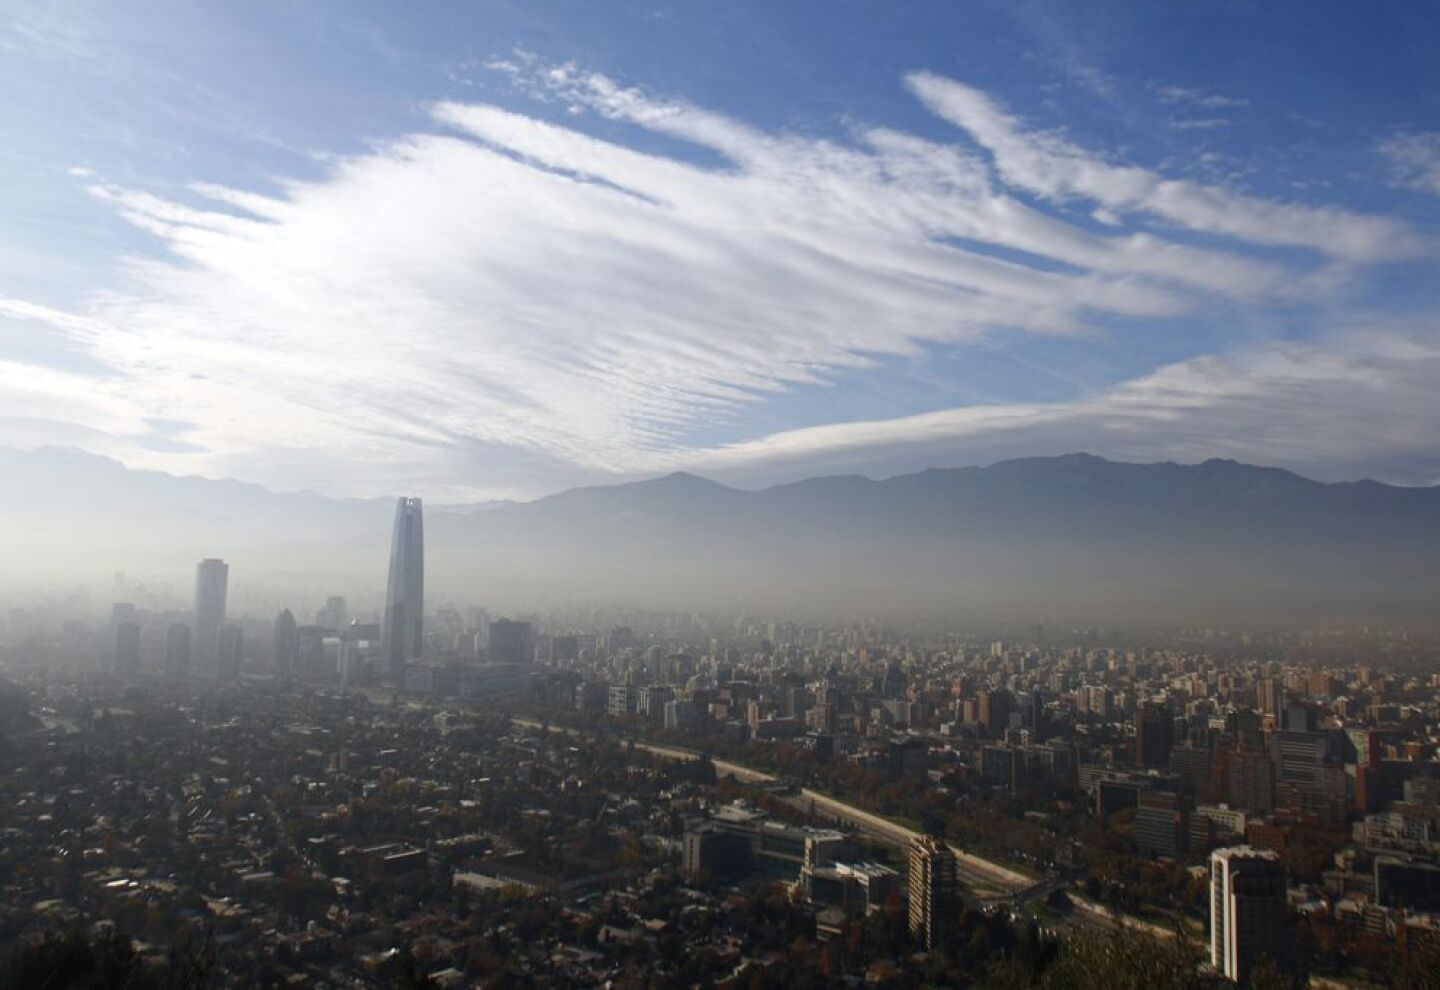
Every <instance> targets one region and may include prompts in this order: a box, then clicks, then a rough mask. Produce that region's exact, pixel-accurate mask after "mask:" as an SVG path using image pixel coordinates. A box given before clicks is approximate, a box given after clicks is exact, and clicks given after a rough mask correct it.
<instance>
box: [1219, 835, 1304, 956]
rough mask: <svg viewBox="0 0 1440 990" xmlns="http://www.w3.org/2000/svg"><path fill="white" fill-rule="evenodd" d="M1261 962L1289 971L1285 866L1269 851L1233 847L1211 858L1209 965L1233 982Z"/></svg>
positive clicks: (1289, 948)
mask: <svg viewBox="0 0 1440 990" xmlns="http://www.w3.org/2000/svg"><path fill="white" fill-rule="evenodd" d="M1261 959H1269V960H1270V961H1271V962H1273V963H1274V964H1275V965H1276V966H1277V967H1279V969H1280V971H1281V972H1282V973H1289V972H1291V971H1292V970H1293V967H1294V964H1295V959H1294V953H1293V940H1292V934H1291V932H1290V929H1289V924H1288V920H1287V917H1286V909H1285V866H1284V864H1283V863H1282V862H1281V861H1280V857H1279V856H1278V855H1277V854H1276V853H1274V852H1272V851H1271V850H1269V849H1252V848H1250V847H1249V846H1235V847H1233V848H1230V849H1217V850H1216V851H1215V852H1214V853H1212V854H1211V855H1210V964H1211V965H1212V966H1214V967H1215V971H1216V972H1217V973H1219V974H1220V975H1221V976H1224V977H1226V978H1227V979H1230V980H1234V981H1235V982H1236V983H1244V982H1246V981H1248V980H1249V979H1250V973H1251V971H1252V970H1253V969H1254V968H1255V964H1256V963H1257V962H1259V961H1260V960H1261Z"/></svg>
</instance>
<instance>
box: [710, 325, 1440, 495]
mask: <svg viewBox="0 0 1440 990" xmlns="http://www.w3.org/2000/svg"><path fill="white" fill-rule="evenodd" d="M1437 376H1440V346H1437V345H1436V343H1435V342H1434V335H1433V333H1422V334H1419V335H1416V334H1412V333H1405V332H1397V331H1377V332H1363V333H1360V332H1357V333H1353V334H1348V335H1341V336H1338V337H1336V338H1335V339H1332V340H1328V341H1326V342H1324V343H1321V344H1297V343H1277V344H1269V345H1264V346H1252V347H1247V348H1242V349H1240V350H1238V351H1236V352H1234V353H1231V354H1228V355H1211V356H1206V357H1201V358H1195V359H1191V360H1187V361H1181V362H1177V363H1175V364H1171V365H1168V366H1165V367H1162V368H1159V369H1157V370H1156V371H1154V372H1152V373H1150V374H1148V375H1144V376H1142V377H1140V378H1138V379H1135V380H1133V381H1129V382H1126V383H1124V384H1122V385H1120V386H1118V387H1116V388H1113V389H1110V390H1107V391H1105V392H1103V393H1101V394H1099V395H1095V396H1092V397H1088V398H1085V399H1082V400H1079V401H1075V402H1067V403H1050V404H1042V403H1030V404H1004V405H989V406H973V407H968V408H960V409H946V410H941V411H939V412H933V413H925V414H923V415H918V416H908V417H902V418H898V419H891V420H879V421H871V422H856V423H837V424H832V425H826V426H819V427H813V428H810V429H803V430H791V431H786V432H781V433H777V434H773V435H771V436H767V437H763V438H760V439H757V440H752V441H746V442H743V443H736V444H730V445H725V446H721V447H716V448H712V449H709V450H705V451H699V452H696V453H695V454H694V455H693V457H692V458H691V460H690V461H689V462H688V463H687V464H686V466H688V467H690V468H692V469H694V470H699V471H709V472H712V473H715V474H717V475H719V476H722V477H733V478H740V479H747V478H759V477H774V476H775V474H776V473H777V472H780V473H783V475H784V476H787V477H804V476H806V475H810V474H817V473H833V472H839V471H850V470H856V469H861V468H865V469H869V470H874V469H875V466H876V465H877V464H881V465H888V466H889V467H890V469H891V470H895V471H901V470H913V469H916V468H918V467H922V466H927V465H937V464H968V463H984V462H987V461H991V460H997V459H1001V458H1005V457H1014V456H1023V455H1028V454H1061V453H1070V452H1073V451H1077V450H1087V451H1090V452H1093V453H1097V454H1102V455H1105V456H1110V457H1118V458H1122V459H1133V460H1142V461H1149V460H1170V459H1175V460H1181V461H1198V460H1203V459H1206V458H1210V457H1232V458H1236V459H1239V460H1243V461H1249V462H1252V463H1261V464H1275V465H1282V466H1288V467H1292V468H1294V469H1297V470H1299V471H1302V472H1304V473H1307V474H1309V475H1311V476H1312V477H1320V478H1326V479H1333V480H1340V479H1351V478H1356V477H1364V476H1373V475H1379V476H1381V477H1385V478H1389V479H1391V480H1397V481H1401V482H1408V483H1426V484H1435V483H1440V454H1437V453H1436V450H1435V444H1434V438H1435V436H1436V434H1437V432H1440V405H1437V404H1436V402H1435V399H1434V390H1433V382H1434V381H1435V380H1436V378H1437ZM1400 465H1404V467H1399V466H1400Z"/></svg>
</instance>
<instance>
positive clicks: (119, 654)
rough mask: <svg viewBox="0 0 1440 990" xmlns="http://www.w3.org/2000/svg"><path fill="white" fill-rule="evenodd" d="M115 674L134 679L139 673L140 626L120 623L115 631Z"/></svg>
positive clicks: (132, 623) (131, 623)
mask: <svg viewBox="0 0 1440 990" xmlns="http://www.w3.org/2000/svg"><path fill="white" fill-rule="evenodd" d="M115 673H117V674H119V675H120V676H121V677H135V676H136V675H138V674H139V673H140V626H139V624H138V623H134V622H122V623H121V624H120V625H119V627H118V628H116V630H115Z"/></svg>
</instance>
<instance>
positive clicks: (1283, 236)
mask: <svg viewBox="0 0 1440 990" xmlns="http://www.w3.org/2000/svg"><path fill="white" fill-rule="evenodd" d="M907 81H908V83H909V85H910V88H911V89H912V90H913V91H914V92H915V94H916V95H917V96H919V97H920V98H921V99H922V100H924V101H925V103H926V105H927V106H929V107H930V108H931V109H932V110H933V111H934V112H935V113H937V114H939V115H940V116H942V117H944V118H945V119H947V120H949V121H950V122H952V123H954V124H955V125H956V126H958V127H962V128H964V129H965V130H966V131H968V132H969V133H970V135H971V136H972V137H973V138H974V139H975V141H976V142H977V143H979V144H980V145H981V146H983V147H984V148H985V149H986V150H988V151H989V152H990V153H991V154H992V155H993V156H994V158H995V165H996V168H997V169H998V170H999V172H1000V175H1001V177H1002V178H1003V179H1004V180H1005V181H1006V182H1008V183H1010V184H1011V185H1014V186H1017V187H1019V188H1022V189H1026V190H1029V191H1030V192H1032V193H1035V194H1037V195H1039V196H1042V197H1045V198H1047V199H1051V200H1064V199H1067V198H1081V199H1087V200H1090V201H1092V202H1094V203H1097V204H1099V205H1100V206H1104V207H1108V208H1110V209H1113V210H1123V211H1127V212H1132V213H1142V214H1149V215H1151V216H1155V217H1159V218H1162V219H1164V220H1168V221H1170V222H1171V223H1174V224H1177V225H1179V226H1181V227H1186V228H1189V229H1191V230H1196V231H1202V232H1205V233H1212V234H1223V235H1225V236H1227V237H1232V238H1235V239H1236V240H1239V241H1245V242H1249V243H1251V244H1258V245H1268V246H1292V247H1302V248H1309V249H1311V250H1313V251H1317V252H1320V253H1322V254H1326V255H1329V256H1331V257H1335V258H1342V259H1345V260H1347V261H1354V262H1377V261H1386V260H1391V259H1395V258H1404V257H1412V256H1415V255H1417V254H1419V253H1420V252H1421V251H1422V250H1423V245H1422V244H1421V242H1420V240H1419V238H1418V237H1416V236H1415V234H1414V233H1413V232H1412V231H1411V230H1410V229H1409V228H1408V227H1407V226H1406V225H1405V224H1403V223H1401V222H1399V221H1397V220H1392V219H1390V218H1388V217H1378V216H1371V215H1367V214H1361V213H1355V212H1352V211H1350V210H1344V209H1339V208H1336V207H1316V206H1303V205H1298V204H1293V203H1282V202H1276V201H1273V200H1266V199H1260V198H1258V197H1254V196H1246V195H1242V194H1240V193H1235V192H1231V191H1229V190H1227V189H1222V188H1219V187H1216V186H1204V185H1200V184H1198V183H1195V182H1190V181H1187V180H1183V179H1167V178H1165V177H1163V176H1161V175H1159V174H1157V173H1155V172H1152V171H1150V170H1148V169H1144V168H1140V167H1137V166H1133V165H1114V164H1111V163H1109V162H1107V161H1105V160H1104V159H1102V158H1100V157H1099V156H1097V155H1094V154H1092V153H1090V152H1088V151H1085V150H1084V149H1082V148H1080V147H1079V146H1077V145H1075V144H1073V143H1071V142H1069V141H1067V140H1065V139H1063V138H1060V137H1056V136H1054V135H1050V134H1041V133H1035V132H1031V131H1027V130H1025V129H1024V128H1023V126H1022V125H1021V123H1020V121H1018V120H1017V119H1016V118H1014V117H1012V116H1011V115H1009V114H1008V113H1006V112H1005V111H1004V110H1003V109H1001V107H1000V106H999V105H998V104H997V103H996V102H995V101H994V100H992V99H991V98H990V97H989V96H987V95H986V94H984V93H982V92H981V91H980V90H978V89H975V88H973V87H971V86H967V85H965V84H964V83H960V82H956V81H955V80H953V79H946V78H944V77H942V76H937V75H934V74H933V73H928V72H917V73H914V74H912V75H910V76H909V77H908V80H907Z"/></svg>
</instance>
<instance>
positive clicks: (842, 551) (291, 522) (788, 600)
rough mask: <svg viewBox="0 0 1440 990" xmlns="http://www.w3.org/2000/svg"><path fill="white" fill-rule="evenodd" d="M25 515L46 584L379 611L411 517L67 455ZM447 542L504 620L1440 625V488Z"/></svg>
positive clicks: (593, 505)
mask: <svg viewBox="0 0 1440 990" xmlns="http://www.w3.org/2000/svg"><path fill="white" fill-rule="evenodd" d="M0 498H3V499H5V502H6V504H9V505H25V506H27V507H29V508H27V510H26V517H27V520H28V524H27V525H26V526H25V527H15V528H14V529H13V530H11V531H9V532H7V534H6V535H5V536H4V537H0V552H3V553H4V555H5V556H4V559H5V560H8V561H12V562H14V561H17V560H26V561H30V562H32V564H31V566H29V567H28V568H24V569H22V570H28V571H30V572H31V573H33V574H34V575H35V576H36V577H37V578H38V577H42V576H45V575H46V574H47V571H54V572H56V573H55V574H52V575H50V576H52V577H59V576H61V575H63V574H67V573H79V572H80V571H82V570H84V569H86V568H88V573H91V574H94V573H100V574H104V573H109V572H111V571H114V570H122V569H128V570H131V571H135V572H137V573H140V572H145V571H146V570H148V569H155V568H160V569H165V570H166V571H167V572H176V571H177V569H179V570H178V573H180V574H181V575H182V576H181V577H179V578H177V579H176V580H177V581H178V582H179V583H181V584H182V585H183V581H184V577H183V575H184V573H185V568H188V567H193V561H194V560H195V559H197V558H198V557H200V556H206V555H220V556H225V557H226V558H227V559H230V560H231V561H232V563H233V564H234V566H235V573H236V577H237V579H238V580H244V579H246V578H249V579H251V580H254V581H256V582H261V583H264V582H272V583H279V584H283V585H285V586H286V587H295V588H311V587H313V588H314V589H316V590H315V593H316V594H319V593H320V589H322V588H323V589H327V590H330V591H337V592H341V593H349V594H352V595H356V596H359V597H363V596H364V595H366V594H368V593H370V592H372V591H374V590H375V589H376V588H378V586H379V585H380V584H381V583H382V582H383V568H384V558H385V553H386V548H387V546H388V527H389V523H390V515H391V512H392V509H393V503H391V502H390V501H389V500H385V499H379V500H361V499H331V498H326V497H323V496H320V495H314V494H309V493H299V494H278V493H275V492H271V491H268V490H267V489H264V488H261V487H259V486H256V485H249V484H244V483H241V482H233V481H209V480H205V479H200V478H176V477H173V476H170V475H166V474H160V473H156V472H140V471H130V470H128V469H126V468H124V467H123V466H122V465H120V464H118V463H116V462H114V461H108V460H106V459H104V458H97V457H93V456H91V455H86V454H80V453H77V452H57V451H54V450H44V451H37V452H35V453H20V452H16V451H9V450H0ZM426 537H427V553H426V556H427V565H428V567H429V579H428V587H429V589H431V593H432V595H433V596H434V597H435V598H436V599H437V600H438V599H439V598H440V597H446V596H449V597H453V598H456V599H460V600H465V601H478V602H482V603H493V604H494V605H495V606H497V607H501V608H514V607H521V606H524V605H525V604H526V603H539V602H547V601H548V602H554V601H564V600H585V601H595V602H619V601H634V602H637V603H641V604H654V605H657V606H667V607H685V608H699V609H704V608H714V609H717V610H720V609H729V608H745V609H751V610H758V609H770V610H772V611H775V612H784V611H787V610H793V611H795V612H797V613H798V614H818V613H826V614H830V613H840V612H849V611H854V610H868V611H869V612H870V613H871V614H879V615H884V614H896V615H916V616H919V615H927V616H935V615H946V614H961V613H964V614H969V613H978V612H984V613H987V614H989V613H997V612H998V613H1004V614H1015V615H1041V614H1050V615H1053V614H1059V613H1061V612H1064V613H1066V614H1076V615H1091V614H1094V615H1096V616H1099V615H1104V616H1106V617H1114V618H1117V619H1127V618H1139V617H1144V616H1154V617H1157V618H1159V617H1164V618H1179V617H1193V618H1196V619H1203V618H1213V619H1216V620H1219V619H1225V618H1243V617H1253V618H1269V617H1275V618H1293V617H1299V616H1307V617H1335V618H1347V619H1348V618H1366V617H1374V618H1376V619H1382V618H1384V619H1389V618H1396V619H1405V620H1418V621H1426V620H1430V619H1433V618H1434V617H1435V615H1436V609H1435V604H1436V603H1437V601H1440V487H1425V488H1402V487H1396V486H1391V485H1386V484H1382V483H1379V482H1374V481H1355V482H1339V483H1322V482H1317V481H1312V480H1310V479H1307V478H1304V477H1301V476H1300V475H1297V474H1294V473H1292V472H1289V471H1285V470H1282V469H1279V468H1270V467H1258V466H1253V465H1246V464H1240V463H1237V462H1235V461H1228V460H1209V461H1205V462H1203V463H1201V464H1192V465H1185V464H1176V463H1170V462H1166V463H1156V464H1132V463H1124V462H1115V461H1108V460H1105V459H1103V458H1100V457H1096V456H1093V455H1090V454H1069V455H1064V456H1060V457H1031V458H1023V459H1017V460H1009V461H1002V462H999V463H996V464H992V465H989V466H987V467H958V468H934V469H930V470H926V471H921V472H917V473H914V474H906V475H900V476H897V477H892V478H887V479H883V480H872V479H869V478H865V477H861V476H858V475H837V476H830V477H820V478H811V479H807V480H804V481H799V482H794V483H791V484H785V485H777V486H774V487H771V488H766V489H762V490H759V491H748V490H741V489H735V488H730V487H727V486H725V485H722V484H719V483H717V482H714V481H710V480H707V479H704V478H700V477H697V476H695V475H691V474H685V473H677V474H671V475H667V476H664V477H660V478H653V479H648V480H642V481H633V482H626V483H622V484H615V485H600V486H594V487H587V488H576V489H571V490H568V491H564V492H560V493H557V494H554V495H549V496H546V497H544V498H539V499H536V500H534V501H530V502H516V503H489V504H484V505H476V506H453V507H447V506H442V505H433V504H427V506H426ZM49 565H54V566H53V567H50V566H49ZM0 568H6V565H5V564H0ZM7 576H9V577H11V579H12V582H11V583H13V581H14V579H17V578H18V579H21V580H24V578H25V575H24V573H16V574H11V575H7Z"/></svg>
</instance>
